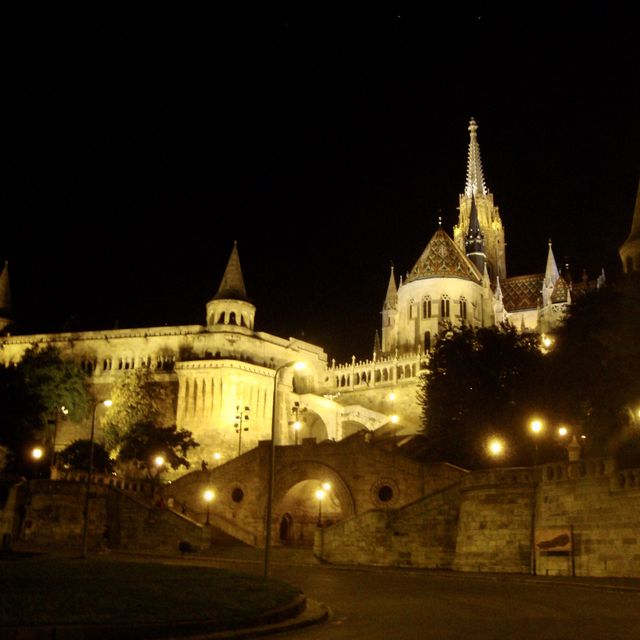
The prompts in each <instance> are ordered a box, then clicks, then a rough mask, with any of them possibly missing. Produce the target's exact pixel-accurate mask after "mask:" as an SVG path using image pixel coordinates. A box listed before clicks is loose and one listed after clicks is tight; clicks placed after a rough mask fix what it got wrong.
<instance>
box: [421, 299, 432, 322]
mask: <svg viewBox="0 0 640 640" xmlns="http://www.w3.org/2000/svg"><path fill="white" fill-rule="evenodd" d="M422 317H423V318H430V317H431V298H426V299H425V300H423V301H422Z"/></svg>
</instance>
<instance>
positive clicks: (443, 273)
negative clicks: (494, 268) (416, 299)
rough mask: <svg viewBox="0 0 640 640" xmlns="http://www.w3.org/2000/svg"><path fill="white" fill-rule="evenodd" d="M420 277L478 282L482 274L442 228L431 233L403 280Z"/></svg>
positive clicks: (408, 280)
mask: <svg viewBox="0 0 640 640" xmlns="http://www.w3.org/2000/svg"><path fill="white" fill-rule="evenodd" d="M422 278H463V279H465V280H471V281H472V282H477V283H478V284H479V283H480V282H482V275H481V274H480V273H479V272H478V270H477V269H476V268H475V267H474V266H473V264H472V263H471V261H470V260H469V259H468V258H467V256H465V255H464V253H462V251H460V249H458V247H456V245H455V244H454V242H453V240H452V239H451V238H450V237H449V236H448V235H447V233H446V232H445V231H444V230H443V229H438V230H437V231H436V232H435V233H434V234H433V237H432V238H431V240H429V244H428V245H427V246H426V248H425V250H424V251H423V252H422V255H421V256H420V258H419V259H418V261H417V262H416V264H415V265H414V267H413V269H412V270H411V272H410V273H409V275H408V276H407V278H406V280H405V282H411V281H412V280H420V279H422Z"/></svg>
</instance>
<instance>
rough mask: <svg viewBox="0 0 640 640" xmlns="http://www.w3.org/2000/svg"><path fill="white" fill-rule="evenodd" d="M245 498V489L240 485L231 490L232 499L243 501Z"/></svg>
mask: <svg viewBox="0 0 640 640" xmlns="http://www.w3.org/2000/svg"><path fill="white" fill-rule="evenodd" d="M243 498H244V491H243V490H242V489H241V488H240V487H236V488H235V489H234V490H233V491H232V492H231V499H232V500H233V501H234V502H242V499H243Z"/></svg>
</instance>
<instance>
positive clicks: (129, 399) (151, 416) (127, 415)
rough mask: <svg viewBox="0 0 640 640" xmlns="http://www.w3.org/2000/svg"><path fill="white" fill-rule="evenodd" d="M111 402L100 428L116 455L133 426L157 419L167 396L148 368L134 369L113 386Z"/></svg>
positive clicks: (109, 447) (154, 421)
mask: <svg viewBox="0 0 640 640" xmlns="http://www.w3.org/2000/svg"><path fill="white" fill-rule="evenodd" d="M111 400H112V401H113V404H112V405H111V407H109V409H107V412H106V414H105V417H104V419H103V421H102V425H103V433H104V441H105V446H106V447H107V449H109V450H110V451H116V452H117V450H118V447H119V446H120V445H121V443H122V440H123V437H124V436H125V434H126V433H127V432H128V431H129V430H130V429H132V428H133V427H134V426H135V425H137V424H140V423H144V422H149V423H156V422H158V421H159V420H160V416H161V415H162V407H163V403H164V402H166V400H167V394H166V392H165V390H164V388H163V386H162V385H161V383H158V382H157V381H156V380H154V377H153V374H152V372H151V371H150V370H149V369H136V370H135V371H129V372H127V373H126V374H125V375H123V376H122V377H121V378H120V379H119V380H118V382H117V383H116V384H115V385H114V386H113V389H112V390H111Z"/></svg>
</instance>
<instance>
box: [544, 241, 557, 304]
mask: <svg viewBox="0 0 640 640" xmlns="http://www.w3.org/2000/svg"><path fill="white" fill-rule="evenodd" d="M558 278H560V272H559V271H558V265H557V263H556V259H555V257H554V255H553V249H552V248H551V240H549V250H548V251H547V266H546V268H545V271H544V280H543V281H542V291H541V293H542V306H543V307H546V306H547V305H548V304H549V303H550V302H551V298H552V296H553V290H554V288H555V286H556V282H557V281H558Z"/></svg>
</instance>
